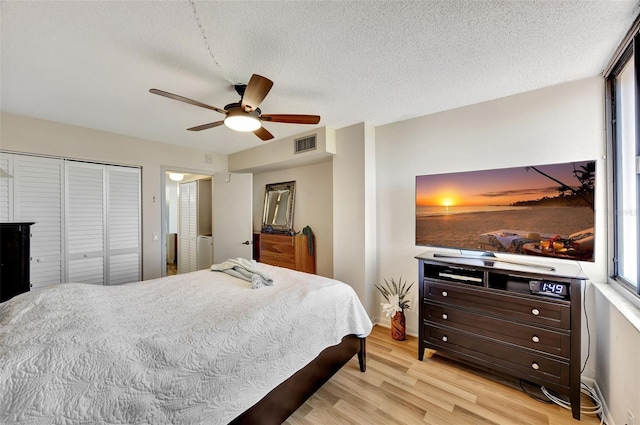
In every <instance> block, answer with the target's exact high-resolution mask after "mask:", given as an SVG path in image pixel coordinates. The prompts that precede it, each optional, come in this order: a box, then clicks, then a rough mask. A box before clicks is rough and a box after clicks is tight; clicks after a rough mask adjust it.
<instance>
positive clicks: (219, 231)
mask: <svg viewBox="0 0 640 425" xmlns="http://www.w3.org/2000/svg"><path fill="white" fill-rule="evenodd" d="M252 199H253V174H222V175H216V176H214V177H213V262H214V263H216V264H217V263H221V262H223V261H225V260H228V259H229V258H238V257H241V258H247V259H251V258H253V255H252V248H251V240H252V239H253V201H252Z"/></svg>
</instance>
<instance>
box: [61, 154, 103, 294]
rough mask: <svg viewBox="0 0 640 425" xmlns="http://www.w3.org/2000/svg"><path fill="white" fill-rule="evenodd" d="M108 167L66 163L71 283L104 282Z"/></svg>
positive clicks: (69, 279)
mask: <svg viewBox="0 0 640 425" xmlns="http://www.w3.org/2000/svg"><path fill="white" fill-rule="evenodd" d="M104 170H105V166H104V165H100V164H89V163H83V162H76V161H67V162H66V176H67V179H66V182H67V185H66V199H67V204H66V210H67V214H66V224H67V226H66V232H67V260H68V276H67V279H68V281H69V282H84V283H94V284H103V283H104V282H105V261H104V257H105V255H104V254H105V251H104V245H105V179H104Z"/></svg>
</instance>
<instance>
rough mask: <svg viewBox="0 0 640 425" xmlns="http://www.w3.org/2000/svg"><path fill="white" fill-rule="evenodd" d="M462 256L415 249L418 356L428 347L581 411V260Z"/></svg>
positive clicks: (573, 411) (578, 412)
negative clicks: (561, 398)
mask: <svg viewBox="0 0 640 425" xmlns="http://www.w3.org/2000/svg"><path fill="white" fill-rule="evenodd" d="M462 257H464V258H462ZM462 257H461V256H456V255H455V254H451V255H450V256H447V255H446V254H441V253H438V252H435V251H428V252H425V253H423V254H421V255H419V256H417V257H416V258H417V259H418V260H419V282H420V283H421V284H420V287H419V292H420V303H419V314H420V316H419V319H420V327H419V346H418V350H419V351H418V359H419V360H422V359H423V357H424V350H425V349H426V348H429V349H432V350H436V354H442V355H446V356H449V357H451V358H454V359H456V360H460V361H463V362H467V363H469V364H472V365H474V366H476V367H480V368H482V369H485V370H489V371H495V372H500V373H505V374H507V375H510V376H514V377H517V378H520V379H523V380H525V381H529V382H532V383H534V384H538V385H541V386H544V387H545V388H547V389H549V390H552V391H557V392H558V393H560V394H565V395H568V396H569V399H570V401H571V411H572V414H573V417H574V418H575V419H580V367H581V364H580V360H581V357H580V354H581V352H580V350H581V346H580V334H581V301H580V300H581V287H582V285H583V284H584V281H585V280H586V278H585V277H584V276H581V274H580V268H579V267H578V266H577V265H576V264H574V263H570V262H567V264H566V265H559V266H556V265H554V267H550V268H547V269H543V268H539V267H537V266H536V267H533V266H530V265H519V264H512V263H508V262H500V261H495V260H494V261H491V260H490V257H478V256H462ZM476 258H479V259H476ZM507 261H513V260H511V259H507ZM550 269H553V270H550Z"/></svg>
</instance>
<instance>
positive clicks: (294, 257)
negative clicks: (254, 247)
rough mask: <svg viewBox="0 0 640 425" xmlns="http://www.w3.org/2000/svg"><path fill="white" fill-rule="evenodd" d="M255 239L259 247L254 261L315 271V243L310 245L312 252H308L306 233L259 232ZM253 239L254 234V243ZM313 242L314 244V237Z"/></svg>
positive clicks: (308, 271) (307, 271) (302, 270)
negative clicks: (291, 234)
mask: <svg viewBox="0 0 640 425" xmlns="http://www.w3.org/2000/svg"><path fill="white" fill-rule="evenodd" d="M257 239H258V244H259V247H260V248H259V256H258V259H257V260H256V261H260V262H261V263H265V264H270V265H272V266H279V267H285V268H288V269H293V270H298V271H301V272H306V273H312V274H315V273H316V253H315V245H314V246H313V247H312V251H313V252H312V253H311V252H309V245H308V241H309V239H308V237H307V236H306V235H302V234H298V235H295V236H289V235H280V234H273V233H260V234H259V237H258V238H257ZM255 240H256V237H255V235H254V243H255ZM313 243H314V244H315V238H314V241H313Z"/></svg>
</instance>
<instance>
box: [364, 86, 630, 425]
mask: <svg viewBox="0 0 640 425" xmlns="http://www.w3.org/2000/svg"><path fill="white" fill-rule="evenodd" d="M604 154H605V138H604V82H603V80H602V78H600V77H593V78H589V79H585V80H581V81H577V82H572V83H567V84H563V85H558V86H554V87H550V88H545V89H541V90H537V91H533V92H528V93H523V94H519V95H514V96H510V97H506V98H502V99H498V100H494V101H490V102H485V103H481V104H477V105H472V106H468V107H464V108H459V109H455V110H451V111H446V112H443V113H438V114H433V115H429V116H425V117H420V118H415V119H412V120H407V121H403V122H397V123H393V124H389V125H385V126H380V127H377V128H376V158H377V161H376V171H377V206H378V207H377V214H378V221H377V223H378V225H377V229H378V233H377V238H378V256H379V262H378V263H379V275H380V278H381V279H382V278H390V277H398V276H403V277H405V278H408V279H409V281H410V282H411V281H417V279H418V267H417V260H415V259H414V256H415V255H417V254H420V253H421V252H422V251H424V249H425V248H424V247H418V246H416V245H415V177H416V176H417V175H423V174H437V173H449V172H454V171H470V170H481V169H490V168H506V167H514V166H526V165H532V164H545V163H558V162H570V161H578V160H592V159H595V160H596V173H597V178H598V181H597V182H596V235H595V238H596V249H595V262H593V263H580V265H581V266H582V267H583V270H584V272H585V274H586V275H587V276H588V277H589V278H590V279H591V280H592V281H595V282H606V279H607V253H606V223H607V221H606V218H607V217H606V215H607V204H606V196H605V193H606V191H605V187H606V176H605V165H606V164H605V160H604ZM593 286H594V285H592V284H588V286H587V288H585V293H586V310H587V311H586V313H587V315H588V318H589V322H590V323H591V324H592V326H591V328H590V334H591V346H590V357H589V363H588V364H587V368H586V370H585V373H584V376H588V377H597V379H598V380H602V381H603V382H606V383H607V385H605V386H604V388H602V389H603V392H604V396H605V399H612V398H615V399H616V401H615V404H614V405H613V406H611V407H613V408H614V409H615V411H612V416H613V417H614V418H615V421H616V423H624V419H626V410H624V411H623V410H622V409H623V407H622V406H637V405H638V396H637V394H638V393H637V389H638V384H637V379H638V376H640V372H639V368H640V362H638V361H637V347H638V345H639V344H640V342H639V341H640V333H639V332H638V329H637V328H636V327H635V326H630V325H629V323H628V321H627V323H626V324H624V322H625V320H626V319H624V318H622V316H620V314H619V313H618V312H617V309H616V308H615V307H613V306H612V305H611V304H610V303H608V301H606V300H603V299H601V297H600V296H599V295H598V299H597V301H598V303H597V305H596V304H595V303H596V294H598V291H597V289H594V288H593ZM414 289H415V291H416V292H415V294H414V300H417V288H414ZM370 290H371V291H374V292H375V289H372V288H370ZM413 305H414V307H415V303H414V304H413ZM596 307H597V308H596ZM378 317H379V320H380V321H381V322H383V323H384V322H388V319H386V318H384V317H383V315H382V313H381V312H380V310H379V309H378ZM602 323H610V324H611V325H612V326H613V328H615V337H614V336H610V335H609V334H607V335H606V336H604V335H600V332H598V335H596V332H595V328H596V327H597V328H598V329H599V330H600V331H603V332H604V331H607V332H611V330H612V327H611V326H609V327H608V326H606V325H604V324H602ZM596 324H598V325H596ZM417 326H418V320H417V308H414V309H413V311H410V312H407V327H408V331H409V332H411V333H414V334H417V331H418V328H417ZM582 341H583V344H582V346H583V348H582V359H583V361H584V360H585V358H586V353H587V349H588V345H587V344H588V335H587V331H586V326H585V321H584V320H583V332H582ZM601 341H602V343H605V344H606V349H603V348H602V345H601ZM628 347H632V348H633V347H635V349H634V350H632V352H633V353H634V354H635V357H633V356H628V357H627V356H625V355H622V354H615V355H614V354H612V353H625V352H627V351H628ZM596 348H597V350H596ZM596 351H597V352H598V356H596ZM604 353H609V354H607V356H605V355H604ZM633 359H635V361H633ZM611 376H615V378H616V380H615V381H611V379H610V377H611ZM614 388H615V389H614ZM624 409H626V408H624ZM623 415H624V416H623ZM636 417H638V415H636Z"/></svg>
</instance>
